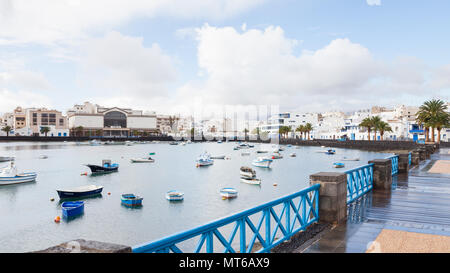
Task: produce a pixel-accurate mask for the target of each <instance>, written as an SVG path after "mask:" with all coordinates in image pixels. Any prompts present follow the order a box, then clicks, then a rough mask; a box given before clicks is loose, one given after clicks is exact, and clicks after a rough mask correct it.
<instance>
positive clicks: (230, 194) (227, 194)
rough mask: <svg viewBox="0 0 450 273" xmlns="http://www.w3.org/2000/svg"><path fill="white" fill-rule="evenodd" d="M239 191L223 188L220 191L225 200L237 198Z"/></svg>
mask: <svg viewBox="0 0 450 273" xmlns="http://www.w3.org/2000/svg"><path fill="white" fill-rule="evenodd" d="M237 194H238V191H237V190H236V189H235V188H222V189H221V190H220V195H221V196H222V198H224V199H230V198H236V197H237Z"/></svg>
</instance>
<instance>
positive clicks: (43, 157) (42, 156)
mask: <svg viewBox="0 0 450 273" xmlns="http://www.w3.org/2000/svg"><path fill="white" fill-rule="evenodd" d="M39 158H40V159H47V158H48V156H47V155H40V156H39Z"/></svg>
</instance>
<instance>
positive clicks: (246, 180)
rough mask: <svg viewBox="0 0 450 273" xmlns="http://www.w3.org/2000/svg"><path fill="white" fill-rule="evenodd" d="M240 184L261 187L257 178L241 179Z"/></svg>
mask: <svg viewBox="0 0 450 273" xmlns="http://www.w3.org/2000/svg"><path fill="white" fill-rule="evenodd" d="M241 182H242V183H246V184H251V185H261V179H258V178H248V177H241Z"/></svg>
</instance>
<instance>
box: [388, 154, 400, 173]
mask: <svg viewBox="0 0 450 273" xmlns="http://www.w3.org/2000/svg"><path fill="white" fill-rule="evenodd" d="M386 159H390V160H391V164H392V176H394V175H396V174H398V155H393V156H389V157H386Z"/></svg>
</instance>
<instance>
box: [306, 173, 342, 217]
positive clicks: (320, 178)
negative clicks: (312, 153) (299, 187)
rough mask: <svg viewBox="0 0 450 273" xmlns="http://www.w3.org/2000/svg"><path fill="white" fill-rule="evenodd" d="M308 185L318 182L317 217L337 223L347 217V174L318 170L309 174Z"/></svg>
mask: <svg viewBox="0 0 450 273" xmlns="http://www.w3.org/2000/svg"><path fill="white" fill-rule="evenodd" d="M309 178H310V182H309V183H310V185H315V184H320V192H319V218H320V221H321V222H326V223H333V224H338V223H341V222H344V221H345V220H346V219H347V174H345V173H337V172H319V173H315V174H312V175H310V176H309Z"/></svg>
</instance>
